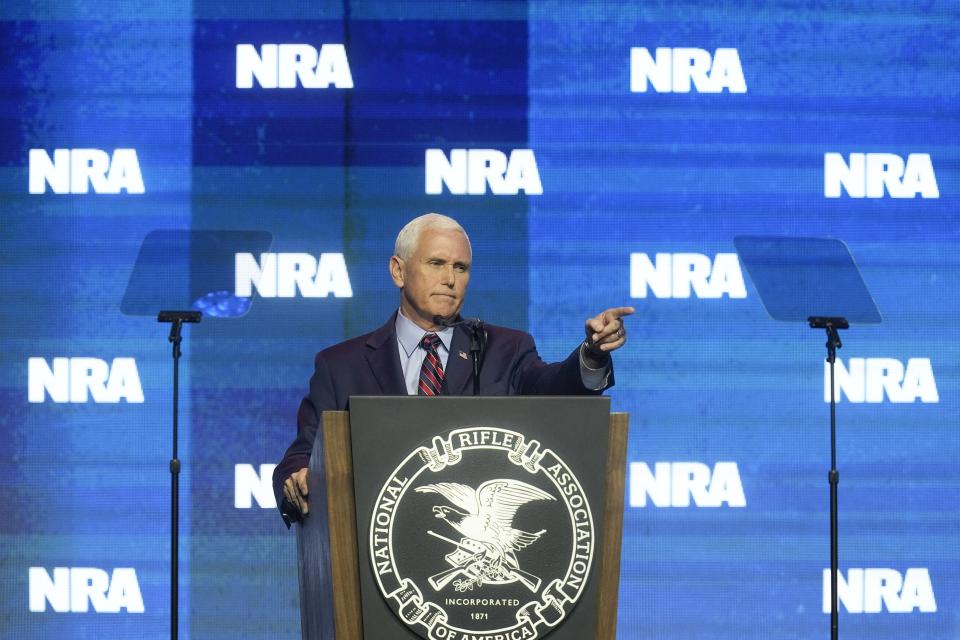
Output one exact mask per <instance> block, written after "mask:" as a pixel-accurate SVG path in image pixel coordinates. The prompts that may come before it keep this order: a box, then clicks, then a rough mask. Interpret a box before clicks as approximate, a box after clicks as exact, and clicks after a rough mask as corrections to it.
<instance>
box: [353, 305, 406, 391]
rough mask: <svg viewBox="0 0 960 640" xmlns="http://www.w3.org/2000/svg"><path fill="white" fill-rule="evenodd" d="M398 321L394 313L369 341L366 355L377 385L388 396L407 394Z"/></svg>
mask: <svg viewBox="0 0 960 640" xmlns="http://www.w3.org/2000/svg"><path fill="white" fill-rule="evenodd" d="M396 321H397V314H396V312H394V314H393V315H392V316H390V319H389V320H388V321H387V323H386V324H385V325H383V326H382V327H380V328H379V329H377V330H376V331H374V332H373V334H372V335H371V336H370V338H369V339H367V352H366V353H365V354H364V356H365V357H366V359H367V363H368V364H369V365H370V370H371V372H372V373H373V376H374V378H376V380H377V384H379V385H380V391H381V392H382V393H383V394H384V395H387V396H403V395H406V394H407V385H406V383H405V382H404V381H403V369H401V368H400V352H399V351H398V348H397V333H396Z"/></svg>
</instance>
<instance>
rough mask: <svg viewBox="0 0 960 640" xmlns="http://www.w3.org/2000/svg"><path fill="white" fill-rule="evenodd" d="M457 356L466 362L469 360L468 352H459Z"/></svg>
mask: <svg viewBox="0 0 960 640" xmlns="http://www.w3.org/2000/svg"><path fill="white" fill-rule="evenodd" d="M457 355H458V356H460V357H461V358H463V359H464V360H466V359H467V352H466V351H458V352H457Z"/></svg>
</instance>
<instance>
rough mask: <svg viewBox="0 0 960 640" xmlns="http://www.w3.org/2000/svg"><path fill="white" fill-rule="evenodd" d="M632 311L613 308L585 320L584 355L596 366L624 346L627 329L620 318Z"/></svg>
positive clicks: (630, 308) (625, 308)
mask: <svg viewBox="0 0 960 640" xmlns="http://www.w3.org/2000/svg"><path fill="white" fill-rule="evenodd" d="M634 311H635V309H634V308H633V307H614V308H612V309H607V310H606V311H603V312H601V313H598V314H597V315H595V316H594V317H592V318H590V319H589V320H587V321H586V323H585V325H584V329H585V331H586V334H587V340H586V342H585V343H584V345H585V347H586V349H584V351H585V355H587V356H589V357H590V358H591V359H592V360H594V363H596V364H600V365H602V363H604V362H606V361H607V358H608V357H609V354H610V352H611V351H614V350H616V349H619V348H620V347H622V346H623V345H624V344H626V342H627V329H626V327H625V326H624V324H623V320H622V318H623V317H624V316H629V315H632V314H633V312H634ZM588 364H589V363H588ZM597 368H599V367H597Z"/></svg>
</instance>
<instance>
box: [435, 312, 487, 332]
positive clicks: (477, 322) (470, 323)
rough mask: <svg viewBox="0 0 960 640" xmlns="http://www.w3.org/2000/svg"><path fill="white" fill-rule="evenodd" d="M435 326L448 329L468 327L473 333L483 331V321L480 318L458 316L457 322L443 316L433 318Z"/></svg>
mask: <svg viewBox="0 0 960 640" xmlns="http://www.w3.org/2000/svg"><path fill="white" fill-rule="evenodd" d="M433 324H438V325H440V326H441V327H446V328H448V329H449V328H451V327H467V328H469V329H470V330H471V331H480V330H482V329H483V320H481V319H480V318H464V317H462V316H460V315H457V317H456V319H455V320H447V319H446V318H444V317H443V316H433Z"/></svg>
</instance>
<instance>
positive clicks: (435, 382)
mask: <svg viewBox="0 0 960 640" xmlns="http://www.w3.org/2000/svg"><path fill="white" fill-rule="evenodd" d="M441 344H443V343H442V341H441V340H440V336H438V335H437V334H435V333H428V334H427V335H425V336H423V340H421V341H420V346H421V347H423V350H424V351H426V352H427V357H425V358H424V359H423V366H421V367H420V381H419V383H418V384H417V387H418V388H419V392H418V395H421V396H438V395H440V389H442V388H443V365H442V364H440V354H439V353H437V347H439V346H440V345H441Z"/></svg>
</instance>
